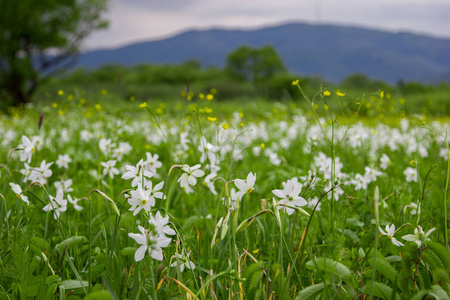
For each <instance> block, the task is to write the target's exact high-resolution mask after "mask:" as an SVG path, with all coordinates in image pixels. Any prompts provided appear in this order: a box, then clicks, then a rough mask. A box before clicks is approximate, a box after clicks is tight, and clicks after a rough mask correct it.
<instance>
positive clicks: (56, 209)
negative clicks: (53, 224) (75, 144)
mask: <svg viewBox="0 0 450 300" xmlns="http://www.w3.org/2000/svg"><path fill="white" fill-rule="evenodd" d="M63 197H64V192H63V191H62V190H58V191H57V192H56V197H52V196H50V203H49V204H47V205H46V206H44V207H43V208H42V210H44V211H51V210H53V217H54V218H55V220H56V219H58V218H59V215H60V213H61V212H62V211H66V209H67V200H65V199H63Z"/></svg>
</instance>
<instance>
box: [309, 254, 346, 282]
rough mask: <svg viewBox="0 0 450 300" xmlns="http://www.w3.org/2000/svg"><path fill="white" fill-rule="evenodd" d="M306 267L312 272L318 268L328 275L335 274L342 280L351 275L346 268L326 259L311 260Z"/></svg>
mask: <svg viewBox="0 0 450 300" xmlns="http://www.w3.org/2000/svg"><path fill="white" fill-rule="evenodd" d="M306 267H307V268H308V269H310V270H315V269H317V268H318V269H320V270H322V271H324V272H326V273H333V274H335V275H337V276H339V277H342V278H345V277H348V276H350V275H351V271H350V270H349V269H348V268H347V267H346V266H344V265H343V264H341V263H339V262H337V261H334V260H332V259H330V258H326V257H321V258H317V259H313V260H310V261H308V262H307V263H306Z"/></svg>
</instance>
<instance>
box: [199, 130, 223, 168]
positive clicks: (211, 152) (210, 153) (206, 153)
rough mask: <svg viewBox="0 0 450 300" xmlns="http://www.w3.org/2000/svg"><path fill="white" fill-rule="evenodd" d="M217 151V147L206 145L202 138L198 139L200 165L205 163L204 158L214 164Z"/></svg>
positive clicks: (204, 139)
mask: <svg viewBox="0 0 450 300" xmlns="http://www.w3.org/2000/svg"><path fill="white" fill-rule="evenodd" d="M217 150H218V149H217V147H216V146H214V145H212V144H211V143H208V142H207V141H206V138H205V137H204V136H202V137H201V138H200V146H198V151H200V153H201V154H202V156H201V157H200V162H201V163H204V162H205V161H206V158H208V159H209V161H210V162H211V163H212V164H214V162H215V160H216V159H215V158H216V152H217Z"/></svg>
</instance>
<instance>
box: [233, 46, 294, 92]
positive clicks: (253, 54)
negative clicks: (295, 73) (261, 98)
mask: <svg viewBox="0 0 450 300" xmlns="http://www.w3.org/2000/svg"><path fill="white" fill-rule="evenodd" d="M226 70H227V72H228V73H229V74H230V75H231V76H232V77H234V78H236V79H238V80H245V81H249V82H253V83H257V82H260V81H265V80H268V79H270V78H271V77H273V76H274V75H276V74H278V73H282V72H284V71H285V70H286V68H285V67H284V64H283V61H282V60H281V58H280V56H279V55H278V53H277V51H276V50H275V49H274V48H273V47H272V46H265V47H262V48H259V49H257V48H251V47H246V46H244V47H240V48H238V49H237V50H235V51H234V52H232V53H231V54H230V55H229V56H228V59H227V67H226Z"/></svg>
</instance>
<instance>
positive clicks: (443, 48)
mask: <svg viewBox="0 0 450 300" xmlns="http://www.w3.org/2000/svg"><path fill="white" fill-rule="evenodd" d="M266 44H271V45H273V46H274V47H275V48H276V49H277V50H278V52H279V53H280V55H281V56H282V58H283V61H284V62H285V64H286V66H287V68H288V69H289V70H290V71H292V72H294V73H298V74H300V75H320V76H322V77H323V78H324V79H327V80H331V81H335V82H337V81H340V80H342V79H343V78H345V77H346V76H348V75H349V74H352V73H364V74H367V75H368V76H370V77H371V78H374V79H375V78H376V79H382V80H385V81H388V82H391V83H395V82H397V81H398V80H406V81H411V80H413V81H421V82H427V83H438V82H440V81H446V82H450V39H438V38H433V37H427V36H421V35H415V34H410V33H389V32H384V31H377V30H368V29H362V28H356V27H344V26H332V25H307V24H287V25H281V26H276V27H269V28H263V29H259V30H251V31H244V30H225V29H212V30H202V31H197V30H194V31H187V32H185V33H181V34H179V35H176V36H173V37H171V38H167V39H163V40H158V41H149V42H142V43H136V44H131V45H128V46H125V47H121V48H117V49H105V50H96V51H89V52H85V53H83V54H82V55H81V56H80V59H79V66H82V67H86V68H95V67H98V66H100V65H104V64H122V65H125V66H130V65H136V64H142V63H152V64H165V63H173V64H177V63H181V62H184V61H186V60H189V59H195V60H198V61H200V62H201V63H202V66H218V67H223V66H224V65H225V62H226V57H227V55H228V54H229V53H230V52H231V51H233V50H234V49H236V48H237V47H239V46H241V45H250V46H255V47H259V46H263V45H266Z"/></svg>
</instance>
